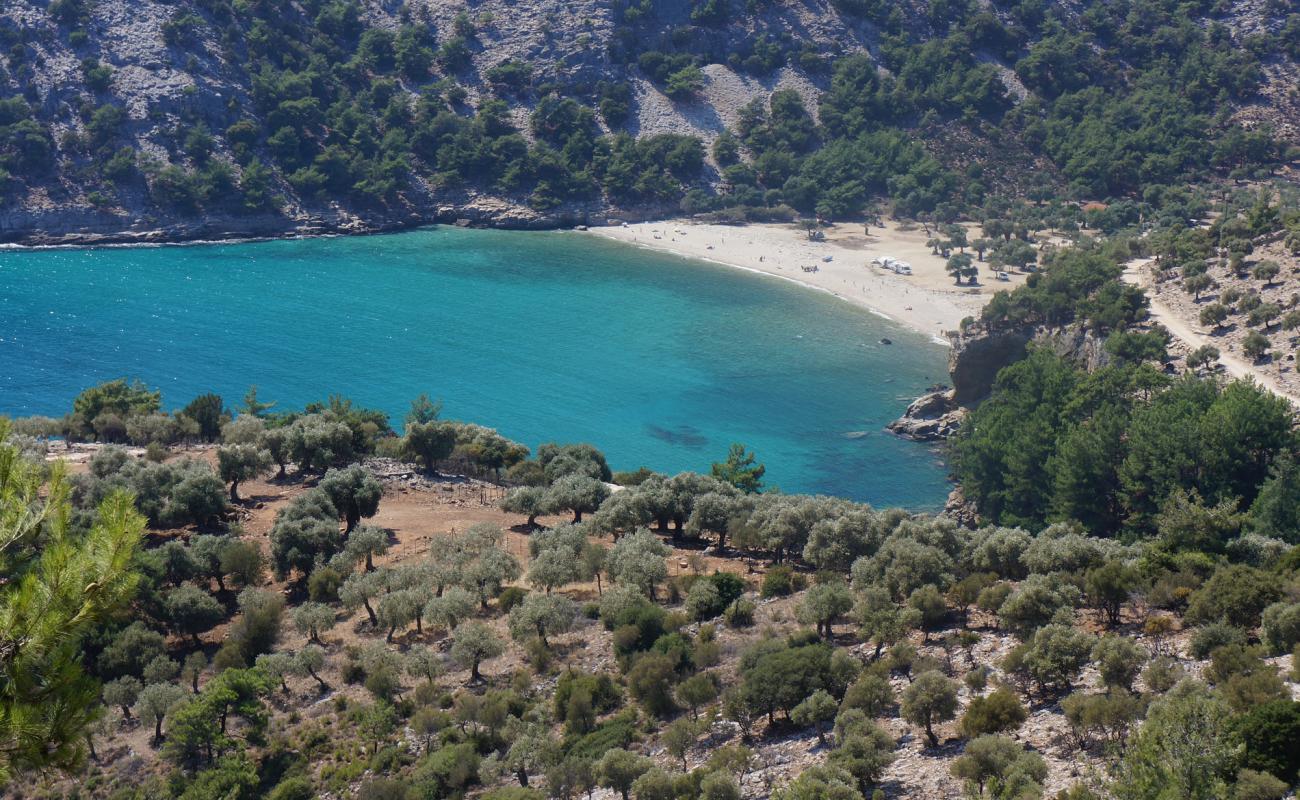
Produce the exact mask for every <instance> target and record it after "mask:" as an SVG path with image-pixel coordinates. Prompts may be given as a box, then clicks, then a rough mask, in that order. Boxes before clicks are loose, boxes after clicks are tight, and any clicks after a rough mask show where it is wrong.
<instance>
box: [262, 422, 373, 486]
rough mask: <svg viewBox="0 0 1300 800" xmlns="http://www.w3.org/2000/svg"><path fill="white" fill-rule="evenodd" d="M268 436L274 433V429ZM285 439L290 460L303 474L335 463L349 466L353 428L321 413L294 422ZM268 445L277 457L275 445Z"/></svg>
mask: <svg viewBox="0 0 1300 800" xmlns="http://www.w3.org/2000/svg"><path fill="white" fill-rule="evenodd" d="M267 433H268V434H271V433H274V429H273V430H271V431H267ZM286 439H287V441H286V444H287V446H288V454H289V458H290V459H291V460H292V461H293V462H294V463H295V464H297V465H298V471H299V472H303V473H308V472H315V473H319V472H324V471H325V470H326V469H328V468H329V467H331V466H333V465H335V464H339V463H347V461H348V460H350V459H351V458H352V456H353V452H354V451H353V435H352V429H351V428H349V427H348V426H347V424H345V423H343V422H339V421H337V420H334V419H330V418H328V417H326V416H324V415H322V414H308V415H307V416H304V417H300V418H298V419H296V420H294V422H293V424H291V425H290V426H289V427H288V429H287V436H286ZM265 444H266V446H267V449H268V450H271V451H272V457H273V458H274V457H275V456H274V450H273V448H272V444H271V443H270V442H265ZM277 460H278V459H277Z"/></svg>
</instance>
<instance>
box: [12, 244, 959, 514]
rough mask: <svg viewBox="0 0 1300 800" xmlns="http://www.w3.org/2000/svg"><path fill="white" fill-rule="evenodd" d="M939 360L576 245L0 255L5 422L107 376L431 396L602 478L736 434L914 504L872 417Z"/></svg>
mask: <svg viewBox="0 0 1300 800" xmlns="http://www.w3.org/2000/svg"><path fill="white" fill-rule="evenodd" d="M882 337H888V338H890V339H892V340H893V342H894V343H893V345H892V346H886V345H882V344H880V339H881V338H882ZM945 361H946V353H945V349H944V348H943V347H942V346H940V345H937V344H935V343H933V342H931V341H929V340H927V338H926V337H924V336H922V335H920V334H916V333H912V332H909V331H907V330H904V329H903V328H901V327H899V326H897V325H894V324H892V323H890V322H889V321H887V320H884V319H881V318H879V317H876V316H874V315H871V314H869V313H866V312H864V311H862V310H860V309H857V308H854V307H852V306H850V305H848V304H847V303H844V302H842V301H839V300H837V299H835V298H833V297H830V296H828V295H824V294H821V293H818V292H813V291H808V290H806V289H802V288H800V287H797V286H794V285H792V284H790V283H788V282H785V281H781V280H778V279H775V278H765V277H760V276H756V275H751V274H746V273H743V272H740V271H737V270H732V269H730V268H727V267H721V266H716V265H711V264H707V263H702V262H695V261H688V260H685V259H681V258H676V257H673V256H669V255H662V254H657V253H651V252H649V251H646V250H641V249H637V248H633V247H629V246H626V245H623V244H619V243H615V242H609V241H605V240H601V239H598V238H596V237H590V236H583V235H580V234H574V233H559V232H548V233H524V232H504V231H481V230H462V229H458V228H436V229H430V230H418V231H411V232H405V233H398V234H391V235H382V236H364V237H350V238H326V239H301V240H285V241H273V242H254V243H232V244H212V245H191V246H184V247H113V248H98V249H77V250H73V249H51V250H38V251H14V250H10V251H2V252H0V413H8V414H20V415H21V414H35V413H39V414H49V415H60V414H62V413H64V412H65V411H67V410H68V409H69V408H70V407H71V401H72V398H73V396H75V395H76V393H77V392H78V391H80V390H81V389H82V388H84V387H85V386H88V385H90V384H93V383H96V382H98V381H102V380H107V379H111V378H115V377H119V376H124V375H125V376H131V377H138V378H140V379H142V380H144V381H145V382H146V383H148V384H150V385H152V386H156V387H158V388H161V389H162V391H163V401H164V405H165V406H167V407H169V408H173V407H179V406H181V405H184V403H185V402H187V401H188V400H189V399H190V398H192V397H193V396H195V395H197V394H200V393H203V392H206V391H216V392H218V393H220V394H222V395H223V396H225V397H226V399H227V402H228V403H237V402H238V400H239V398H240V397H242V396H243V394H244V391H245V390H246V389H247V387H248V386H249V385H250V384H253V383H256V384H258V386H259V387H260V396H261V397H262V398H263V399H265V400H275V401H277V402H278V403H279V405H280V407H282V408H299V407H301V406H302V405H303V404H304V403H307V402H310V401H313V400H318V399H323V398H324V397H325V396H326V395H328V394H330V393H341V394H344V395H346V396H349V397H352V398H353V399H355V400H356V401H358V402H360V403H362V404H364V405H367V406H372V407H376V408H382V409H384V410H385V411H388V412H390V413H391V414H392V415H393V417H394V421H395V422H400V419H401V417H402V415H403V414H404V413H405V411H406V408H407V407H408V405H409V402H410V400H411V399H412V398H414V397H416V396H417V395H418V394H419V393H420V392H428V393H429V394H430V395H431V396H433V397H441V398H442V399H443V400H444V401H445V407H444V416H445V417H448V418H455V419H464V420H471V421H474V422H479V423H481V424H485V425H489V426H491V427H495V428H497V429H498V430H500V431H501V432H502V433H503V434H505V435H507V436H509V437H511V438H514V439H517V440H519V441H522V442H525V443H526V444H528V445H529V446H533V447H535V446H536V445H537V444H539V443H541V442H544V441H561V442H577V441H588V442H592V443H594V444H596V445H597V446H599V447H601V448H602V449H603V450H604V451H605V452H606V454H607V455H608V457H609V460H610V462H611V464H612V465H613V466H614V467H615V469H631V468H635V467H637V466H640V465H647V466H650V467H651V468H653V469H657V470H661V471H668V472H675V471H679V470H684V469H692V470H703V471H707V470H708V467H709V464H710V462H712V461H714V460H718V459H720V458H722V457H723V456H724V455H725V453H726V451H727V447H728V445H729V444H730V443H731V442H734V441H740V442H744V443H745V444H746V445H748V446H749V447H751V448H753V449H754V450H756V451H757V453H758V455H759V458H760V460H762V461H764V462H765V463H766V464H767V467H768V481H769V483H772V484H776V485H779V486H780V487H781V488H782V489H783V490H785V491H788V492H825V493H831V494H837V495H843V496H847V497H852V498H855V499H858V500H865V501H869V502H871V503H874V504H877V505H904V506H907V507H910V508H915V509H932V508H936V507H938V506H940V505H941V504H942V502H943V499H944V497H945V495H946V494H947V488H948V487H947V485H946V483H945V470H944V466H943V464H942V463H941V461H940V456H939V454H938V453H937V452H936V451H935V450H933V449H932V448H929V447H926V446H923V445H919V444H915V443H910V442H905V441H901V440H899V439H896V438H894V437H892V436H890V435H889V434H887V433H885V432H884V431H883V427H884V425H885V424H886V423H887V422H889V421H890V420H891V419H893V418H894V417H896V416H898V414H899V413H901V412H902V410H903V408H904V407H905V406H906V405H907V403H908V401H910V400H911V399H912V398H914V397H915V396H917V395H918V394H920V393H921V392H922V391H923V390H924V389H925V388H926V387H927V386H928V385H930V384H932V383H935V382H938V381H942V380H944V378H945V377H946V376H945V374H944V371H945Z"/></svg>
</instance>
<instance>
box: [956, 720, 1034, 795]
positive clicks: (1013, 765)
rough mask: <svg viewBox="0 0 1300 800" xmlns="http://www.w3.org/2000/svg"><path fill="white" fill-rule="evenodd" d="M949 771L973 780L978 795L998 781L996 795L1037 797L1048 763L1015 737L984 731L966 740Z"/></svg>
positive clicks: (965, 779) (962, 777) (966, 779)
mask: <svg viewBox="0 0 1300 800" xmlns="http://www.w3.org/2000/svg"><path fill="white" fill-rule="evenodd" d="M952 774H953V775H955V776H956V777H958V778H961V779H962V780H964V781H967V782H968V783H971V784H974V785H975V787H976V788H977V789H978V795H979V796H981V797H982V796H983V795H984V787H985V786H986V785H987V784H989V783H990V782H995V783H996V784H997V786H998V792H999V793H998V796H999V797H1037V796H1039V795H1040V794H1041V791H1042V786H1041V785H1040V784H1042V782H1043V780H1044V779H1045V778H1046V777H1047V763H1046V762H1045V761H1044V760H1043V757H1042V756H1040V755H1038V754H1037V753H1034V752H1031V751H1029V750H1026V749H1025V748H1024V745H1022V744H1020V743H1019V742H1017V741H1015V740H1014V739H1010V738H1008V737H1006V736H996V735H985V736H979V737H977V738H975V739H972V740H971V741H970V742H969V743H967V745H966V749H965V751H963V753H962V755H961V757H960V758H958V759H957V760H956V761H954V762H953V764H952Z"/></svg>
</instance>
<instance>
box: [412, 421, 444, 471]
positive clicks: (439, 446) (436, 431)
mask: <svg viewBox="0 0 1300 800" xmlns="http://www.w3.org/2000/svg"><path fill="white" fill-rule="evenodd" d="M456 433H457V429H456V425H455V424H454V423H451V422H440V421H437V420H430V421H428V422H412V423H410V424H409V425H407V426H406V436H405V437H403V438H402V453H403V455H405V456H406V457H407V458H414V459H416V460H418V461H419V462H420V463H421V464H423V465H424V468H425V470H426V471H428V472H434V471H435V470H436V468H437V466H438V462H439V461H442V460H443V459H445V458H447V457H448V456H450V455H451V454H452V451H453V450H455V449H456Z"/></svg>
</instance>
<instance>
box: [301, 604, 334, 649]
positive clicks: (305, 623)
mask: <svg viewBox="0 0 1300 800" xmlns="http://www.w3.org/2000/svg"><path fill="white" fill-rule="evenodd" d="M335 622H336V619H335V616H334V609H332V608H330V607H329V606H327V605H325V604H324V603H317V602H307V603H303V604H302V605H300V606H298V607H297V608H295V609H294V610H293V626H294V627H295V628H297V629H298V632H299V633H302V634H305V635H306V636H307V639H308V641H311V642H315V643H316V644H322V642H321V639H320V634H321V631H327V630H330V629H331V628H333V627H334V625H335Z"/></svg>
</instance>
